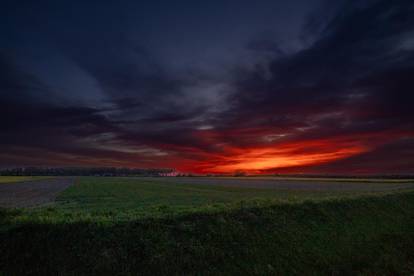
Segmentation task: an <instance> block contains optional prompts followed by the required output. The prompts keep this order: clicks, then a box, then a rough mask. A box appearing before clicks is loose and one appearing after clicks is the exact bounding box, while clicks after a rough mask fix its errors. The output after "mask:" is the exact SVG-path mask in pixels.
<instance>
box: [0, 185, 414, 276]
mask: <svg viewBox="0 0 414 276" xmlns="http://www.w3.org/2000/svg"><path fill="white" fill-rule="evenodd" d="M39 181H42V180H39ZM43 181H45V180H43ZM48 181H50V180H48ZM56 181H60V182H56V183H63V182H62V181H73V182H71V183H70V185H67V186H65V189H63V190H62V191H60V192H59V194H57V195H56V197H53V198H51V199H50V200H51V201H50V202H47V204H46V203H45V204H44V205H40V206H39V205H36V207H34V208H3V209H0V210H1V211H0V212H1V213H0V222H1V223H0V225H1V226H0V241H1V243H0V250H1V252H2V254H1V256H0V272H3V273H4V274H5V275H16V274H17V275H25V274H38V275H55V274H60V275H74V274H75V275H91V274H92V275H106V274H116V275H128V274H241V273H242V274H257V275H263V274H319V275H320V274H329V275H331V274H350V273H361V274H407V275H409V274H412V273H414V251H413V248H414V233H413V231H412V229H414V216H413V215H412V214H413V213H414V183H413V181H410V180H404V181H394V182H393V181H385V180H384V181H382V180H378V181H377V180H375V181H367V182H363V181H362V182H361V181H348V182H347V181H335V180H332V179H331V180H315V179H313V180H308V179H270V178H263V179H261V178H257V179H256V178H254V179H250V178H240V179H239V178H132V177H131V178H110V177H106V178H99V177H80V178H76V179H68V178H58V179H57V180H56ZM35 182H37V181H35ZM35 182H33V184H34V183H35ZM64 183H68V182H64ZM20 184H21V183H13V184H3V185H14V186H16V187H18V185H20ZM34 185H35V184H34ZM22 187H23V188H24V187H26V186H22ZM39 187H40V186H39ZM23 188H22V189H23ZM41 193H42V191H40V190H36V193H35V194H38V195H40V194H41ZM24 194H25V193H24ZM0 274H1V273H0Z"/></svg>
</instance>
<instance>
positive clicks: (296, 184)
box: [143, 177, 414, 192]
mask: <svg viewBox="0 0 414 276" xmlns="http://www.w3.org/2000/svg"><path fill="white" fill-rule="evenodd" d="M143 180H144V179H143ZM145 180H150V181H155V182H167V183H168V182H171V183H182V184H202V185H218V186H224V187H238V188H240V187H241V188H263V189H280V190H302V191H364V192H365V191H366V192H381V191H392V190H401V189H413V188H414V181H411V182H401V183H398V182H396V183H393V182H390V181H388V180H384V181H383V182H382V181H381V180H378V182H366V181H364V180H361V181H356V180H352V179H351V180H349V181H344V180H341V181H335V180H329V181H327V180H323V181H322V180H319V181H318V180H313V179H303V180H301V179H283V178H279V179H278V178H272V177H269V178H264V177H260V178H259V177H258V178H255V177H251V178H247V177H244V178H238V177H165V178H161V179H160V178H156V177H153V178H146V179H145Z"/></svg>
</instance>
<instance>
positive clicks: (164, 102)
mask: <svg viewBox="0 0 414 276" xmlns="http://www.w3.org/2000/svg"><path fill="white" fill-rule="evenodd" d="M413 14H414V2H413V1H412V0H395V1H389V0H358V1H349V0H348V1H345V0H340V1H333V0H331V1H328V0H289V1H282V0H280V1H275V0H272V1H270V0H261V1H250V0H237V1H236V0H211V1H186V0H174V1H166V0H164V1H161V0H158V1H156V0H153V1H132V0H125V1H65V0H62V1H42V0H40V1H34V0H33V1H23V0H21V1H19V0H17V1H4V3H3V5H2V9H1V10H0V33H1V34H2V35H1V37H0V115H1V116H0V124H1V128H0V167H15V166H115V167H130V168H174V169H176V170H178V171H181V172H192V173H202V174H204V173H233V172H236V171H245V172H248V173H253V174H254V173H258V174H260V173H264V174H265V173H315V174H321V173H324V174H325V173H330V174H405V173H414V83H413V81H414V16H412V15H413Z"/></svg>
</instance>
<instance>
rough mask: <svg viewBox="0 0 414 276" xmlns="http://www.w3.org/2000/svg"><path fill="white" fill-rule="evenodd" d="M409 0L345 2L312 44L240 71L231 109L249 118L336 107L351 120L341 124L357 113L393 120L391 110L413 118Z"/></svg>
mask: <svg viewBox="0 0 414 276" xmlns="http://www.w3.org/2000/svg"><path fill="white" fill-rule="evenodd" d="M371 2H372V1H371ZM413 8H414V4H413V3H412V1H377V2H375V3H373V4H371V5H365V6H363V7H360V5H358V4H355V5H351V4H347V5H346V7H345V8H344V9H341V10H340V12H339V14H338V15H337V16H336V17H334V18H333V19H332V20H331V21H330V22H328V23H327V24H326V26H325V27H324V30H323V31H322V32H321V34H320V35H319V38H318V39H316V40H315V42H314V43H313V45H312V46H310V47H309V48H306V49H304V50H302V51H299V52H297V53H295V54H293V55H290V56H287V57H279V58H277V59H275V60H273V61H271V62H270V65H269V68H268V72H267V73H266V72H263V71H261V70H256V71H253V72H247V73H245V74H244V75H242V76H240V77H239V82H238V91H239V93H235V94H234V99H233V100H234V102H235V108H234V109H233V110H232V115H233V116H235V117H236V118H238V117H241V118H243V120H244V121H245V122H251V123H254V121H255V120H256V119H257V117H258V118H262V117H264V116H267V117H268V118H269V119H270V118H272V117H275V116H276V117H278V116H281V117H285V118H286V117H289V115H291V116H299V117H300V119H301V120H311V119H312V118H313V117H316V116H318V115H320V114H324V113H326V114H329V113H335V112H342V113H344V114H345V115H346V116H343V118H342V120H343V121H345V120H351V121H352V122H351V123H348V124H346V125H344V126H343V127H344V128H345V129H347V130H349V129H350V128H352V127H353V126H354V124H355V127H358V125H359V124H361V123H363V122H361V121H359V119H361V120H364V121H372V120H373V121H376V124H378V127H380V125H381V124H388V123H390V125H388V127H392V126H395V122H394V121H393V120H390V119H392V117H394V118H396V119H398V120H399V122H398V124H400V125H404V124H405V125H406V126H407V127H408V126H412V124H411V122H412V109H411V108H409V103H410V102H412V100H413V98H412V95H413V94H412V93H411V92H412V91H413V88H414V85H413V83H412V81H410V78H412V76H413V69H414V63H413V45H412V43H413V42H412V36H411V35H412V32H413V31H414V19H413V17H412V16H411V15H412V12H413ZM321 16H322V15H321ZM410 39H411V41H410ZM405 43H411V44H410V46H408V47H409V48H404V46H403V45H404V44H405ZM253 105H254V106H255V108H254V109H251V108H249V107H251V106H253ZM245 110H248V111H247V112H246V111H245ZM255 115H256V116H255ZM335 120H336V123H337V126H338V127H340V123H341V120H339V121H338V120H337V119H335ZM315 126H317V127H318V126H321V125H320V124H318V123H316V124H315ZM321 127H323V126H321ZM397 127H398V125H397ZM328 129H330V130H331V131H332V130H333V131H335V130H334V128H332V126H329V127H328Z"/></svg>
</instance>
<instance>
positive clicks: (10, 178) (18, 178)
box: [0, 176, 51, 184]
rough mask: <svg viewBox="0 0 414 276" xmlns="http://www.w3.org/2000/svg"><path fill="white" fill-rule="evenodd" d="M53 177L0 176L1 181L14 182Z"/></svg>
mask: <svg viewBox="0 0 414 276" xmlns="http://www.w3.org/2000/svg"><path fill="white" fill-rule="evenodd" d="M46 178H51V177H48V176H0V184H1V183H14V182H23V181H33V180H40V179H46Z"/></svg>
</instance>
